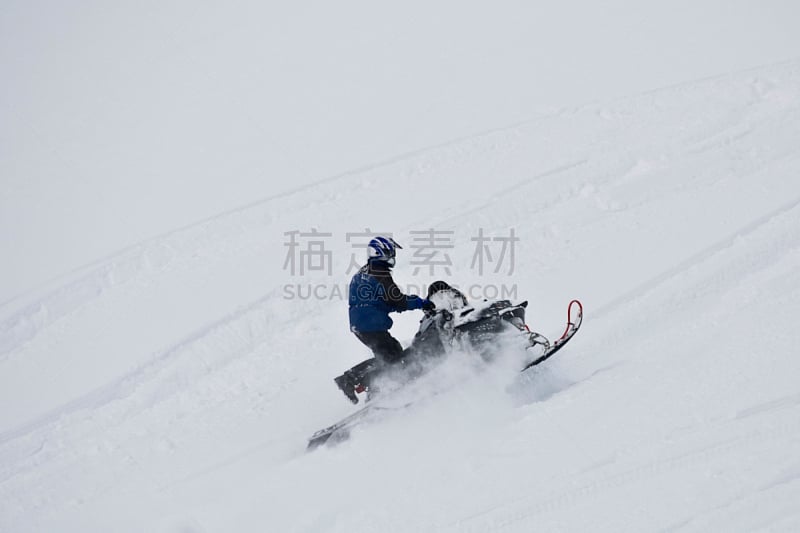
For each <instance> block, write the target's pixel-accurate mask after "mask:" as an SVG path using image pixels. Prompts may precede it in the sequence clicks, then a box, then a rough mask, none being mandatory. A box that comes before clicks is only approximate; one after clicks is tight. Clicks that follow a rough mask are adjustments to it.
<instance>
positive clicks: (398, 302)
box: [349, 261, 424, 332]
mask: <svg viewBox="0 0 800 533" xmlns="http://www.w3.org/2000/svg"><path fill="white" fill-rule="evenodd" d="M349 303H350V329H351V330H352V331H364V332H367V331H388V330H389V328H391V327H392V319H391V318H389V313H391V312H397V313H401V312H403V311H407V310H409V309H421V308H422V304H423V303H424V300H423V299H422V298H420V297H419V296H416V295H414V294H410V295H405V294H403V293H402V292H401V291H400V288H399V287H398V286H397V284H396V283H395V282H394V280H393V279H392V272H391V270H390V267H389V265H387V264H386V263H385V262H383V261H370V262H368V263H367V264H366V265H364V266H363V267H361V270H359V271H358V272H357V273H356V274H355V276H353V279H352V280H351V281H350V297H349Z"/></svg>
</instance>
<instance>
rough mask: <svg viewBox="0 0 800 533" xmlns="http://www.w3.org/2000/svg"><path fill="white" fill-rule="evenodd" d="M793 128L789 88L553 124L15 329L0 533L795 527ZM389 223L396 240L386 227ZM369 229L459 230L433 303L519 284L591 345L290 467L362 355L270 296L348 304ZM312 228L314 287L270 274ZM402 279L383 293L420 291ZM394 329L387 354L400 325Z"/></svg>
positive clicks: (79, 285) (553, 322)
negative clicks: (485, 238) (567, 318)
mask: <svg viewBox="0 0 800 533" xmlns="http://www.w3.org/2000/svg"><path fill="white" fill-rule="evenodd" d="M798 102H800V62H797V61H794V62H789V63H785V64H780V65H775V66H771V67H764V68H760V69H756V70H751V71H746V72H741V73H735V74H730V75H726V76H721V77H717V78H713V79H709V80H704V81H700V82H696V83H690V84H684V85H680V86H677V87H673V88H669V89H664V90H659V91H654V92H650V93H646V94H644V95H641V96H637V97H634V98H627V99H622V100H617V101H610V102H606V103H602V104H593V105H588V106H584V107H581V108H578V109H572V110H567V111H563V112H558V113H554V114H552V115H550V116H547V117H543V118H541V119H538V120H534V121H530V122H527V123H524V124H520V125H517V126H514V127H511V128H507V129H500V130H496V131H493V132H488V133H485V134H482V135H477V136H473V137H470V138H468V139H464V140H461V141H458V142H454V143H452V144H449V145H445V146H440V147H436V148H432V149H430V150H425V151H422V152H420V153H417V154H415V155H412V156H408V157H403V158H400V159H398V160H396V161H393V162H391V163H387V164H385V165H380V166H377V167H375V168H369V169H365V170H363V171H359V172H354V173H350V174H345V175H341V176H338V177H335V178H332V179H331V180H328V181H326V182H323V183H319V184H316V185H312V186H308V187H304V188H302V189H300V190H297V191H295V192H292V193H288V194H285V195H283V196H280V197H279V198H276V199H272V200H266V201H263V202H259V203H257V204H254V205H252V206H250V207H247V208H244V209H241V210H236V211H233V212H229V213H226V214H224V215H220V216H219V217H216V218H213V219H210V220H208V221H206V222H203V223H201V224H199V225H196V226H191V227H188V228H185V229H182V230H179V231H176V232H173V233H170V234H167V235H164V236H162V237H159V238H157V239H154V240H151V241H148V242H146V243H143V244H141V245H139V246H136V247H134V248H131V249H129V250H127V251H125V252H124V253H122V254H119V255H117V256H114V257H113V258H110V259H109V260H106V261H103V262H101V263H99V264H98V265H96V266H94V267H92V268H89V269H86V270H84V271H81V272H79V273H76V274H75V275H74V276H73V277H72V279H71V280H70V281H69V282H68V283H65V284H63V285H61V286H60V287H58V288H57V289H55V290H52V291H50V292H49V293H47V294H46V295H44V296H43V297H41V298H40V299H39V300H37V301H34V302H31V303H30V304H29V305H28V306H26V307H24V308H14V307H13V306H7V307H6V308H5V309H4V314H5V317H4V322H3V329H2V349H3V356H2V357H3V358H2V363H0V364H1V365H2V373H0V380H2V383H1V384H0V390H2V391H3V409H2V413H1V414H2V420H1V421H2V427H3V428H5V429H4V431H3V433H2V444H1V447H0V457H1V458H2V462H1V463H0V464H1V465H2V469H1V470H0V475H1V477H0V480H1V482H2V484H1V485H0V490H1V491H2V499H0V501H2V513H0V517H2V529H3V530H4V531H29V530H47V531H54V530H60V531H65V530H68V531H87V530H95V531H144V530H154V528H155V529H156V530H158V528H162V529H161V530H165V531H223V530H228V531H255V530H271V531H277V530H282V531H286V530H289V531H292V530H298V531H304V530H320V531H347V530H350V529H351V528H353V527H357V526H358V525H359V524H369V525H370V528H371V529H373V530H376V531H420V530H444V531H448V530H453V531H456V530H458V531H486V530H510V531H529V530H531V528H532V527H535V528H536V529H540V530H575V531H580V530H589V529H591V530H607V531H619V530H650V529H680V530H683V531H708V530H752V529H762V528H763V529H769V530H786V531H789V530H793V529H796V528H797V527H800V513H798V507H797V502H798V501H800V451H798V450H800V423H798V420H800V418H799V417H798V414H799V412H798V409H800V391H798V386H797V376H798V375H799V374H798V372H799V371H800V363H799V362H798V360H797V357H796V356H797V345H798V340H800V339H799V338H798V334H797V330H796V327H795V324H794V322H795V317H796V316H797V313H798V312H800V269H798V265H800V182H799V181H798V179H797V176H798V172H800V145H798V143H797V139H798V138H800V107H799V106H798ZM398 183H402V184H403V186H402V187H398V186H397V184H398ZM464 184H469V186H468V187H465V186H464ZM420 191H424V193H425V194H424V201H421V198H420V196H421V195H420ZM388 202H396V203H394V204H392V205H398V206H404V205H411V204H414V205H415V207H414V212H413V216H412V217H406V218H403V223H402V226H400V227H398V226H397V225H396V224H397V223H396V220H397V219H396V217H395V216H394V214H393V213H391V212H390V211H391V209H387V207H386V206H387V203H388ZM342 205H357V206H359V210H358V211H357V212H356V213H354V214H352V216H348V217H347V218H344V217H342V216H341V206H342ZM364 227H370V228H371V229H377V228H386V227H392V228H393V229H394V232H395V235H396V237H397V238H398V240H400V241H401V243H402V242H403V240H406V241H408V239H409V237H410V234H409V232H410V231H416V230H420V229H426V228H430V227H433V228H436V229H437V230H443V231H444V230H451V231H454V232H455V233H454V234H453V239H454V242H455V247H454V248H453V249H451V250H449V253H450V257H451V260H452V275H451V276H450V279H452V280H455V281H457V282H458V283H460V284H462V285H470V284H476V285H480V286H488V285H490V284H492V283H495V284H498V285H499V284H507V285H509V286H510V285H512V284H514V283H515V284H516V285H517V290H518V296H519V299H523V298H524V299H529V300H531V308H530V313H529V323H530V325H531V326H532V327H534V328H537V329H540V330H542V331H545V332H547V333H554V332H557V330H558V329H559V328H560V326H561V323H562V321H563V316H562V315H563V310H564V306H565V304H566V301H567V300H568V299H569V298H571V297H580V298H582V299H583V301H584V305H585V308H586V320H585V324H584V329H583V331H582V332H581V333H580V334H579V336H578V337H577V338H576V340H575V341H573V344H571V345H570V346H569V349H568V350H565V352H564V353H563V354H561V355H559V356H557V357H556V358H554V359H553V360H552V361H551V362H549V363H548V364H547V365H545V367H543V368H542V369H541V371H540V372H539V373H537V375H536V376H535V377H534V378H532V380H531V381H530V383H528V386H529V387H530V391H532V392H531V394H530V395H529V396H528V397H527V398H525V399H524V400H520V397H519V396H514V395H509V394H507V393H506V392H504V390H505V386H504V385H505V384H507V383H508V382H510V381H511V380H512V378H513V375H512V374H513V372H512V371H510V370H509V371H508V372H506V373H503V372H498V373H491V374H490V375H489V376H488V377H486V379H477V378H476V379H468V380H466V382H465V383H464V385H463V386H461V387H459V388H457V389H456V390H455V391H453V392H452V393H451V394H445V395H442V396H441V398H440V399H438V400H437V401H435V402H432V403H431V404H428V405H426V406H425V407H424V408H422V409H419V410H417V411H416V412H409V413H407V414H404V415H402V416H398V417H396V418H395V419H394V420H392V421H391V422H387V423H385V424H379V425H375V426H372V427H370V428H368V429H365V430H364V431H362V432H357V433H356V434H354V436H353V438H352V440H351V441H350V442H348V443H346V444H344V445H342V446H339V447H337V448H333V449H323V450H321V451H318V452H315V453H312V454H305V453H304V445H305V438H307V437H308V436H309V435H310V433H312V432H313V431H314V430H316V429H318V428H319V427H321V426H323V425H326V424H327V423H330V422H332V421H333V420H335V419H336V418H338V417H341V416H343V415H345V414H346V413H348V412H350V411H351V410H352V409H353V408H352V407H351V406H349V405H348V404H347V402H346V401H344V399H343V398H342V397H341V396H340V393H339V392H338V391H337V390H335V387H334V386H333V383H332V382H331V377H332V376H334V375H335V374H336V373H337V372H339V371H340V370H342V369H343V368H345V367H347V366H348V365H351V364H353V363H355V362H358V361H359V360H360V359H361V358H363V357H364V356H365V355H366V353H365V349H364V348H363V347H361V346H360V345H359V344H358V342H357V341H356V340H355V339H354V338H351V336H350V334H349V332H348V331H347V328H346V326H345V315H346V303H345V302H343V301H341V300H338V299H336V298H335V297H334V299H333V300H330V299H322V300H320V299H317V298H311V299H304V300H303V299H299V298H294V299H287V293H286V289H285V286H286V285H287V284H288V285H296V284H297V283H302V284H314V285H320V286H325V287H333V285H334V284H336V283H341V282H342V281H343V280H344V281H345V282H346V277H344V276H343V272H344V271H345V270H346V269H347V266H348V263H349V259H350V255H351V249H350V245H349V244H348V243H346V242H345V239H344V235H345V233H346V232H350V231H360V230H362V229H363V228H364ZM311 228H319V229H320V231H322V230H324V231H327V232H330V233H331V234H332V237H330V238H327V240H326V243H327V244H328V247H329V249H330V250H331V251H332V258H333V263H332V272H333V273H335V274H332V275H330V276H328V275H327V272H324V271H322V272H317V271H314V272H306V273H305V275H304V276H299V275H295V276H291V273H290V272H289V269H288V268H286V269H284V266H285V261H286V256H287V253H286V250H287V247H285V246H284V244H286V239H287V236H286V235H284V232H286V231H291V230H294V229H298V230H302V231H303V232H308V231H310V230H311ZM480 228H483V229H484V230H485V231H486V232H487V233H488V234H492V235H504V234H507V233H508V230H509V228H515V229H516V233H517V236H518V237H519V239H520V241H519V243H518V244H517V256H516V261H515V265H514V268H515V273H514V275H512V276H507V275H506V272H504V271H503V272H499V273H497V274H495V273H494V272H493V270H491V269H487V270H491V272H484V275H483V276H479V275H478V274H477V273H476V272H475V271H474V268H471V261H472V258H473V252H474V243H473V242H471V241H470V238H471V237H472V236H473V235H474V234H475V233H476V232H477V231H478V230H479V229H480ZM410 259H411V253H410V251H406V255H403V254H401V256H400V265H399V266H398V268H397V274H396V278H397V279H398V280H399V282H400V283H407V284H412V283H420V284H422V283H426V282H428V281H430V279H429V278H428V277H427V272H425V269H423V271H422V272H418V273H417V274H416V275H414V273H413V269H412V267H411V265H410ZM440 268H441V267H440ZM326 290H327V289H326ZM330 293H331V294H334V295H335V290H333V289H332V288H331V289H330ZM324 294H328V293H327V292H326V293H324ZM407 315H411V313H409V314H407ZM400 318H401V320H399V321H398V324H397V326H396V328H395V329H396V330H398V335H399V336H400V338H402V339H403V340H404V341H405V342H408V340H409V338H410V337H411V335H412V334H413V331H414V327H415V321H416V318H417V317H415V316H401V317H400ZM132 325H136V327H135V328H134V327H131V326H132ZM78 369H79V370H80V371H77V370H78ZM487 380H488V381H487Z"/></svg>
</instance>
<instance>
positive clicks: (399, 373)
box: [308, 281, 583, 449]
mask: <svg viewBox="0 0 800 533" xmlns="http://www.w3.org/2000/svg"><path fill="white" fill-rule="evenodd" d="M427 297H428V299H429V300H431V301H433V302H434V303H435V304H436V308H435V309H433V310H431V311H427V312H426V313H425V315H424V316H423V318H422V320H421V321H420V326H419V329H418V331H417V333H416V335H415V336H414V340H413V341H412V343H411V345H410V346H409V347H408V348H406V349H405V350H404V357H403V361H402V362H401V363H399V364H394V365H382V364H381V363H380V362H378V361H377V360H376V359H374V358H372V359H367V360H366V361H363V362H361V363H359V364H358V365H356V366H354V367H352V368H351V369H350V370H348V371H347V372H348V373H349V374H350V376H349V378H350V379H353V380H355V381H356V382H357V383H358V386H357V387H356V392H357V393H366V397H367V405H366V406H365V407H363V408H362V409H361V410H359V411H357V412H356V413H354V414H353V415H351V416H349V417H347V418H345V419H344V420H342V421H340V422H338V423H337V424H334V425H332V426H330V427H327V428H325V429H322V430H320V431H318V432H316V433H315V434H314V435H312V437H311V438H310V439H309V443H308V449H313V448H316V447H317V446H319V445H321V444H323V443H325V442H338V441H341V440H344V439H346V438H347V436H348V434H349V428H351V427H352V426H353V425H355V424H357V423H358V422H360V421H361V420H362V419H364V418H365V417H367V416H369V415H371V414H374V413H375V412H377V411H381V410H386V409H387V408H386V407H384V406H381V405H379V404H377V403H376V402H374V400H375V399H376V398H380V397H382V396H384V395H385V394H386V393H387V391H384V390H383V389H382V386H381V381H382V380H383V378H389V380H390V381H391V382H392V383H394V384H395V385H396V386H397V385H398V384H399V386H401V387H402V386H403V385H404V384H406V383H408V382H411V381H414V380H415V379H417V378H418V377H420V376H421V375H422V374H423V373H425V371H426V369H428V368H430V366H431V365H432V364H435V363H436V361H437V360H440V359H442V358H443V356H444V355H445V354H446V353H447V352H448V349H449V348H450V347H452V346H455V345H460V346H461V347H462V348H467V349H469V350H471V351H473V352H476V353H478V354H479V355H480V357H482V358H483V359H484V360H487V361H490V360H491V359H492V358H493V357H495V356H496V355H497V352H498V350H499V349H500V348H501V347H502V346H507V345H508V344H506V343H507V342H511V343H517V345H518V346H520V347H521V348H524V349H526V350H529V353H530V354H531V358H530V360H529V361H528V362H527V363H526V364H525V365H524V366H523V368H522V369H521V371H522V372H524V371H526V370H528V369H530V368H532V367H534V366H536V365H538V364H540V363H542V362H544V361H545V360H547V359H548V358H550V357H552V356H553V355H554V354H555V353H556V352H558V351H559V350H560V349H561V348H562V347H563V346H564V345H565V344H566V343H567V342H568V341H569V340H570V339H571V338H572V337H573V336H574V335H575V333H576V332H577V331H578V329H579V328H580V326H581V322H582V319H583V306H582V305H581V303H580V302H579V301H578V300H572V301H571V302H570V304H569V306H568V309H567V327H566V329H565V331H564V333H563V334H562V335H561V337H559V338H558V340H556V341H554V342H551V341H550V340H549V339H547V338H546V337H545V336H544V335H542V334H540V333H536V332H534V331H531V329H530V328H529V327H528V326H527V325H526V324H525V310H526V308H527V306H528V302H527V301H523V302H521V303H519V304H513V303H512V302H511V301H510V300H494V301H490V300H484V301H482V302H480V303H476V304H474V305H470V304H469V303H468V301H467V299H466V297H464V295H463V294H462V293H461V292H460V291H458V290H457V289H456V288H454V287H452V286H450V285H448V284H447V283H445V282H444V281H436V282H434V283H432V284H431V285H430V287H429V288H428V295H427ZM340 377H341V376H340ZM337 379H338V378H337ZM405 406H407V405H402V406H400V407H405ZM396 408H397V406H395V407H392V409H396ZM331 439H332V440H331Z"/></svg>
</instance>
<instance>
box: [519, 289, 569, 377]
mask: <svg viewBox="0 0 800 533" xmlns="http://www.w3.org/2000/svg"><path fill="white" fill-rule="evenodd" d="M582 322H583V305H582V304H581V302H580V301H578V300H572V301H571V302H570V303H569V306H567V327H566V329H565V330H564V334H563V335H561V337H559V338H558V340H556V341H555V342H553V343H552V344H550V342H549V341H548V340H547V339H546V338H544V337H543V336H542V335H539V334H538V333H532V334H531V335H532V345H531V346H535V345H537V344H538V345H543V346H545V350H544V352H543V353H542V354H541V355H540V356H539V357H537V358H536V359H534V360H533V361H531V362H530V363H528V364H527V365H525V366H524V367H523V368H522V370H521V371H520V372H525V371H526V370H528V369H529V368H532V367H534V366H536V365H539V364H541V363H543V362H545V361H547V360H548V359H549V358H551V357H552V356H553V355H555V354H556V352H558V351H559V350H560V349H561V348H563V347H564V345H565V344H567V343H568V342H569V341H570V339H572V337H574V336H575V334H576V333H577V332H578V330H579V329H580V327H581V323H582Z"/></svg>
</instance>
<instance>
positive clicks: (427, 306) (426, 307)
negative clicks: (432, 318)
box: [422, 299, 436, 311]
mask: <svg viewBox="0 0 800 533" xmlns="http://www.w3.org/2000/svg"><path fill="white" fill-rule="evenodd" d="M434 309H436V304H435V303H433V302H432V301H430V300H427V299H424V300H422V310H423V311H433V310H434Z"/></svg>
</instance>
